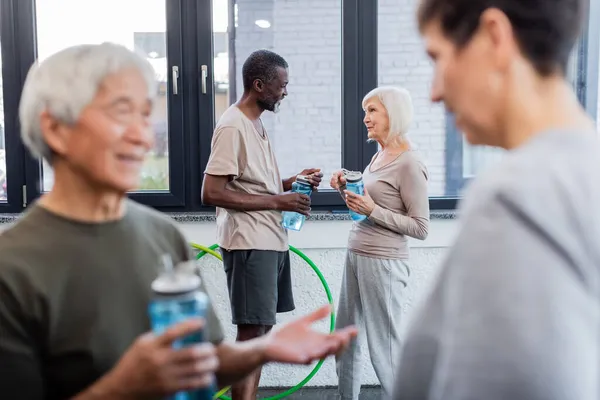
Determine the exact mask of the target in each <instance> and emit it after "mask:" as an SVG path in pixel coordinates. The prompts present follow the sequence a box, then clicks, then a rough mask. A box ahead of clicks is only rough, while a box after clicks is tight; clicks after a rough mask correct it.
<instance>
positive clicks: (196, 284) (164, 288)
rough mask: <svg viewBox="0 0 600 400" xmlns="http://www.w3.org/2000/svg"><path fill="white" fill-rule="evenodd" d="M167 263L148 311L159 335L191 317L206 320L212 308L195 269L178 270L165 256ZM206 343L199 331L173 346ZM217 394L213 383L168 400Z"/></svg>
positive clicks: (155, 284) (155, 283)
mask: <svg viewBox="0 0 600 400" xmlns="http://www.w3.org/2000/svg"><path fill="white" fill-rule="evenodd" d="M163 264H164V272H163V273H161V274H160V275H159V277H158V278H156V279H155V280H154V281H153V282H152V292H153V299H152V301H151V302H150V305H149V310H148V311H149V316H150V323H151V325H152V330H153V332H154V333H156V334H158V335H160V334H161V333H163V332H164V331H165V330H166V329H168V328H169V327H171V326H172V325H174V324H177V323H180V322H183V321H185V320H188V319H190V318H205V317H206V314H207V310H208V306H209V298H208V296H207V295H206V293H204V292H203V291H202V290H201V289H200V277H199V276H198V275H197V274H196V273H194V268H187V267H185V266H181V265H180V266H178V268H174V267H173V263H172V261H171V258H170V256H168V255H166V256H164V257H163ZM204 321H205V325H204V328H203V329H206V319H205V320H204ZM203 341H204V332H202V331H199V332H196V333H193V334H191V335H189V336H187V337H185V338H183V339H180V340H178V341H176V342H175V343H174V344H173V346H174V347H175V348H181V347H184V346H188V345H191V344H197V343H201V342H203ZM213 382H215V381H214V380H213ZM215 392H216V387H215V383H213V386H212V387H208V388H203V389H198V390H194V391H191V392H178V393H175V394H174V395H172V396H170V397H168V398H167V400H212V398H213V396H214V394H215Z"/></svg>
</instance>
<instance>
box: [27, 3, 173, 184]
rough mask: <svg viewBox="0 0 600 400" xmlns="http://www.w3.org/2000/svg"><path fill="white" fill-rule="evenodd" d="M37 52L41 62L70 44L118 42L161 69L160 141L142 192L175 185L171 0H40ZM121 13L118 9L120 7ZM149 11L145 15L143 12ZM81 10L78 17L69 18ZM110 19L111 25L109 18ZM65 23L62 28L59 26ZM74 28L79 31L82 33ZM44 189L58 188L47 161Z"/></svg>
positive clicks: (155, 113) (148, 163) (148, 165)
mask: <svg viewBox="0 0 600 400" xmlns="http://www.w3.org/2000/svg"><path fill="white" fill-rule="evenodd" d="M35 5H36V32H37V56H38V59H39V60H40V61H42V60H44V59H45V58H47V57H48V56H50V55H52V54H54V53H56V52H57V51H60V50H62V49H64V48H66V47H69V46H73V45H77V44H83V43H102V42H106V41H110V42H115V43H119V44H122V45H124V46H127V47H129V48H130V49H132V50H136V51H138V52H140V53H142V54H144V55H145V56H146V58H147V59H148V61H150V63H151V64H152V65H153V67H154V69H155V71H156V78H157V80H158V82H159V93H158V99H157V101H156V103H155V106H154V110H153V117H152V123H153V125H154V132H155V144H154V148H153V149H152V150H151V153H150V154H149V156H148V157H147V160H146V163H145V165H144V168H143V171H142V178H141V182H140V190H142V191H145V190H154V191H166V190H168V189H169V162H168V160H169V146H168V141H169V135H168V121H167V119H168V118H167V115H168V99H167V92H168V90H167V85H168V83H167V81H168V79H167V77H168V74H167V68H168V66H167V48H166V33H165V31H166V6H165V0H128V1H125V2H123V1H120V0H103V1H86V2H83V1H79V0H60V1H56V0H36V2H35ZM117 8H118V9H119V12H117V13H116V12H114V10H115V9H117ZM141 9H144V14H143V16H142V15H140V13H139V10H141ZM67 14H75V15H77V18H64V16H65V15H67ZM107 21H110V29H107V26H106V22H107ZM58 25H60V29H56V27H57V26H58ZM73 32H77V34H76V35H74V34H73ZM42 182H43V183H42V188H43V190H44V191H48V190H50V189H51V188H52V184H53V174H52V168H51V167H50V166H49V165H48V164H46V163H45V162H44V165H43V168H42Z"/></svg>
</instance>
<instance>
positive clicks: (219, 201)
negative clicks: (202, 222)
mask: <svg viewBox="0 0 600 400" xmlns="http://www.w3.org/2000/svg"><path fill="white" fill-rule="evenodd" d="M276 200H277V199H276V196H273V195H258V194H248V193H241V192H236V191H233V190H229V189H223V190H220V191H219V192H216V193H211V194H210V196H207V198H205V199H204V202H205V204H207V205H211V206H215V207H221V208H227V209H230V210H236V211H263V210H277V209H278V204H277V201H276Z"/></svg>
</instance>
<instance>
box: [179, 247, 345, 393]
mask: <svg viewBox="0 0 600 400" xmlns="http://www.w3.org/2000/svg"><path fill="white" fill-rule="evenodd" d="M191 246H192V247H193V248H194V249H196V250H200V252H199V253H198V255H197V256H196V260H199V259H201V258H202V257H204V256H205V255H207V254H210V255H211V256H213V257H215V258H217V259H218V260H221V261H223V258H222V257H221V255H220V254H219V253H218V252H216V251H215V250H216V249H217V248H218V247H219V245H218V244H213V245H212V246H210V247H205V246H202V245H199V244H196V243H191ZM290 251H291V252H292V253H294V254H296V255H298V256H299V257H300V258H302V259H303V260H304V261H305V262H306V263H307V264H308V265H309V266H310V267H311V268H312V269H313V271H314V272H315V274H317V276H318V277H319V280H320V281H321V284H322V285H323V288H324V289H325V293H326V294H327V300H328V301H329V304H331V305H333V296H332V295H331V291H330V290H329V285H328V284H327V281H326V280H325V277H324V276H323V274H322V273H321V270H319V268H318V267H317V266H316V265H315V263H314V262H313V261H312V260H311V259H310V258H308V257H307V256H306V254H304V253H303V252H301V251H300V250H298V249H297V248H295V247H294V246H290ZM334 330H335V312H334V311H332V312H331V316H330V319H329V332H330V333H332V332H333V331H334ZM324 362H325V360H319V362H318V363H317V365H315V367H314V368H313V370H312V371H310V373H309V374H308V375H307V376H306V378H304V379H303V380H302V381H300V383H298V384H297V385H296V386H294V387H292V388H290V389H288V390H286V391H285V392H282V393H279V394H276V395H275V396H271V397H265V398H264V399H262V400H279V399H283V398H284V397H287V396H289V395H291V394H292V393H295V392H297V391H298V390H299V389H300V388H302V387H303V386H304V385H306V384H307V383H308V382H309V381H310V380H311V379H312V378H313V377H314V376H315V375H316V373H317V372H318V371H319V369H321V366H322V365H323V363H324ZM229 389H230V388H229V387H226V388H223V389H222V390H221V391H219V392H217V394H215V397H214V399H222V400H231V398H230V397H227V396H225V393H227V391H228V390H229Z"/></svg>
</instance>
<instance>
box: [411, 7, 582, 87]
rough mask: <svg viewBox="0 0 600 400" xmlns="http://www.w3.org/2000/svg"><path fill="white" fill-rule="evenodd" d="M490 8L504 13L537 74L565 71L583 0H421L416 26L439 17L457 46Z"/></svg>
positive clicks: (465, 41) (575, 39)
mask: <svg viewBox="0 0 600 400" xmlns="http://www.w3.org/2000/svg"><path fill="white" fill-rule="evenodd" d="M490 8H495V9H498V10H500V11H502V12H503V13H504V14H506V16H507V17H508V19H509V20H510V23H511V24H512V27H513V30H514V33H515V36H516V39H517V42H518V43H519V46H520V47H521V51H522V52H523V55H524V56H525V57H526V58H527V59H529V61H530V62H531V63H532V65H533V67H534V68H535V69H536V70H537V72H538V73H539V74H540V75H542V76H548V75H551V74H554V73H560V74H562V75H564V74H566V70H567V64H568V62H569V56H570V54H571V50H572V48H573V46H574V44H575V42H576V41H577V37H578V35H579V33H580V30H581V26H582V20H583V15H584V14H585V13H584V11H585V10H584V9H586V8H587V7H586V5H585V4H584V1H583V0H423V1H422V2H421V5H420V7H419V11H418V22H419V27H420V29H421V30H422V29H423V28H425V26H426V25H428V24H429V23H431V22H433V21H438V22H439V23H440V27H441V30H442V32H443V34H444V36H446V37H447V38H448V39H449V40H451V41H452V42H453V43H454V44H455V45H456V46H458V47H459V48H460V47H462V46H464V45H466V44H467V43H468V42H469V40H470V39H471V38H472V37H473V35H474V33H475V31H476V30H477V28H478V27H479V22H480V18H481V15H482V14H483V12H484V11H485V10H487V9H490Z"/></svg>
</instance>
